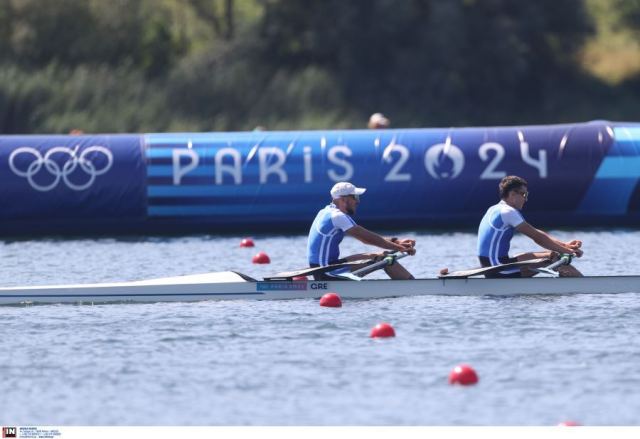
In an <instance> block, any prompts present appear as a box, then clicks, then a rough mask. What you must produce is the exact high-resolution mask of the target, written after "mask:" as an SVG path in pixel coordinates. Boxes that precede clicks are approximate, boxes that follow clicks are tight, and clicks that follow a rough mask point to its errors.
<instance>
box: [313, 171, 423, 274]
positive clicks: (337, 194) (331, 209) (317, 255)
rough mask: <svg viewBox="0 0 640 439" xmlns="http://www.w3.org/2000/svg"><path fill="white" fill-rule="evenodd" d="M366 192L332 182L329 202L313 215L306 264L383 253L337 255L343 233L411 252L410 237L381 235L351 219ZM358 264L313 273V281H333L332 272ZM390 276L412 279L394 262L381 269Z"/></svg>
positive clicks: (345, 260)
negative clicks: (343, 256) (341, 256)
mask: <svg viewBox="0 0 640 439" xmlns="http://www.w3.org/2000/svg"><path fill="white" fill-rule="evenodd" d="M365 191H366V189H365V188H359V187H356V186H354V185H353V184H351V183H348V182H340V183H336V184H335V185H334V186H333V188H331V199H332V201H331V204H329V205H328V206H326V207H325V208H324V209H322V210H320V212H318V214H317V215H316V218H315V220H314V221H313V224H312V225H311V229H310V230H309V240H308V243H307V256H308V259H309V266H310V267H312V268H313V267H320V266H325V265H332V264H339V263H344V262H349V261H359V260H366V259H370V260H375V259H380V258H382V257H384V256H385V253H384V252H383V253H361V254H356V255H351V256H347V257H345V258H342V259H341V258H340V243H341V242H342V239H343V238H344V235H345V234H347V235H349V236H352V237H354V238H356V239H358V240H360V241H362V242H363V243H365V244H368V245H373V246H376V247H380V248H382V249H385V250H393V251H399V252H406V253H408V254H410V255H415V253H416V250H415V248H414V247H415V244H416V242H415V241H414V240H412V239H398V238H384V237H382V236H381V235H378V234H377V233H374V232H371V231H369V230H367V229H365V228H364V227H362V226H359V225H357V224H356V223H355V221H354V220H353V219H352V218H351V216H352V215H355V213H356V209H357V207H358V204H359V203H360V195H362V194H363V193H364V192H365ZM361 267H362V266H354V267H350V268H349V267H346V268H340V269H338V270H335V271H331V272H329V273H319V274H314V278H315V279H316V280H337V279H338V278H336V277H334V276H333V275H340V273H343V272H348V271H355V270H357V269H358V268H361ZM384 270H385V272H386V273H387V274H388V275H389V277H390V278H391V279H413V276H412V275H411V273H409V272H408V271H407V269H405V268H404V267H403V266H402V265H400V264H399V263H398V262H394V263H393V264H392V265H388V266H386V267H385V268H384Z"/></svg>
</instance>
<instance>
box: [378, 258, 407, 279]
mask: <svg viewBox="0 0 640 439" xmlns="http://www.w3.org/2000/svg"><path fill="white" fill-rule="evenodd" d="M384 271H385V272H386V273H387V274H388V275H389V277H390V278H391V279H395V280H407V279H414V277H413V275H412V274H411V273H409V271H407V269H406V268H404V267H403V266H402V265H400V264H399V263H398V262H395V263H394V264H393V265H389V266H387V267H384Z"/></svg>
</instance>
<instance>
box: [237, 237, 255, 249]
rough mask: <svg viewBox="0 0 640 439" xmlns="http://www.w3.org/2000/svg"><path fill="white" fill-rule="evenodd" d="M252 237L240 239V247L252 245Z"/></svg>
mask: <svg viewBox="0 0 640 439" xmlns="http://www.w3.org/2000/svg"><path fill="white" fill-rule="evenodd" d="M253 246H254V244H253V239H251V238H244V239H243V240H242V241H240V247H253Z"/></svg>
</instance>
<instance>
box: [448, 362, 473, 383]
mask: <svg viewBox="0 0 640 439" xmlns="http://www.w3.org/2000/svg"><path fill="white" fill-rule="evenodd" d="M477 382H478V374H477V373H476V371H475V370H473V367H471V366H469V365H468V364H461V365H459V366H456V367H454V368H453V370H452V371H451V373H450V374H449V384H460V385H461V386H469V385H472V384H476V383H477Z"/></svg>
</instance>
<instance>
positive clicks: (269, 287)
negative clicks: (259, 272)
mask: <svg viewBox="0 0 640 439" xmlns="http://www.w3.org/2000/svg"><path fill="white" fill-rule="evenodd" d="M256 289H257V291H276V290H277V291H282V290H295V291H301V290H306V289H307V283H306V282H258V283H257V284H256Z"/></svg>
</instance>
